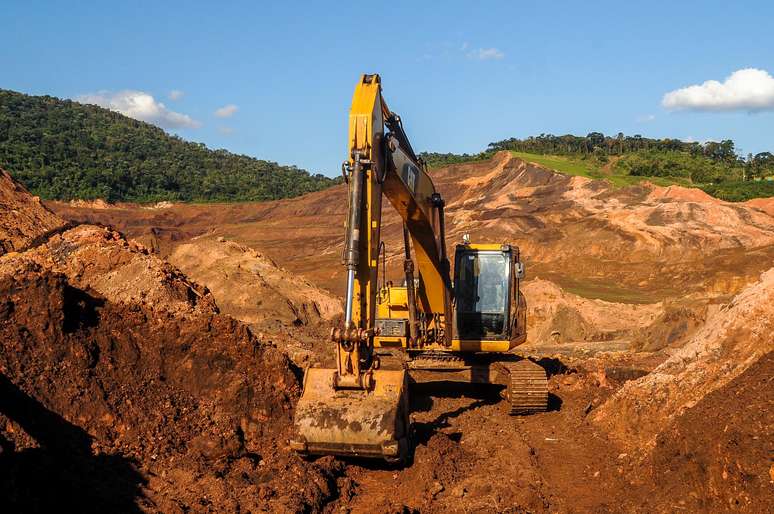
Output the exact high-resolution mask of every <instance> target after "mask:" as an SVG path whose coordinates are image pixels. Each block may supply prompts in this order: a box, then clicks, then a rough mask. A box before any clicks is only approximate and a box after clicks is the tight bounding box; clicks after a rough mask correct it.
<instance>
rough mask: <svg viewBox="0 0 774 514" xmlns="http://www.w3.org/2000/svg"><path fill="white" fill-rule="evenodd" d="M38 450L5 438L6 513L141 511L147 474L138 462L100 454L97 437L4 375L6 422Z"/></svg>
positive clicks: (2, 482) (2, 479)
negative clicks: (95, 449)
mask: <svg viewBox="0 0 774 514" xmlns="http://www.w3.org/2000/svg"><path fill="white" fill-rule="evenodd" d="M2 417H5V418H7V419H8V420H10V421H13V422H15V423H16V424H17V425H18V426H19V427H21V428H22V429H23V430H24V431H25V432H26V433H27V434H28V435H29V436H30V437H32V438H33V439H34V440H35V443H37V445H38V447H36V448H23V449H18V450H17V449H16V448H15V447H14V443H13V441H12V440H10V439H8V438H7V437H0V446H1V447H2V453H0V512H19V513H24V512H54V511H56V512H141V510H140V508H139V507H138V505H137V502H138V500H140V499H142V498H143V496H142V492H141V487H142V485H143V484H144V479H143V477H142V475H141V474H140V473H139V472H138V471H137V469H136V467H135V464H134V462H133V461H131V460H129V459H127V458H125V457H122V456H118V455H94V454H93V452H92V449H91V437H90V436H89V435H88V434H87V433H86V432H85V431H84V430H83V429H81V428H80V427H78V426H76V425H73V424H72V423H70V422H68V421H67V420H65V419H64V418H62V417H61V416H60V415H59V414H57V413H55V412H52V411H51V410H49V409H47V408H46V407H45V406H44V405H43V404H41V403H40V402H39V401H38V400H36V399H35V398H33V397H31V396H29V395H28V394H26V393H25V392H24V391H22V390H21V389H19V388H18V387H17V386H16V385H15V384H14V383H12V382H11V381H10V380H9V379H8V378H7V377H6V376H5V375H3V374H0V419H1V418H2Z"/></svg>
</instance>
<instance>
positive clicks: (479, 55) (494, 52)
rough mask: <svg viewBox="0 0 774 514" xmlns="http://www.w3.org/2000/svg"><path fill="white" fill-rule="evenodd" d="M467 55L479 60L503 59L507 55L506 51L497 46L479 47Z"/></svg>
mask: <svg viewBox="0 0 774 514" xmlns="http://www.w3.org/2000/svg"><path fill="white" fill-rule="evenodd" d="M466 46H467V45H466ZM467 56H468V57H469V58H471V59H478V60H479V61H490V60H500V59H503V58H504V57H505V53H503V52H501V51H500V50H498V49H497V48H478V49H476V50H471V51H470V52H468V53H467Z"/></svg>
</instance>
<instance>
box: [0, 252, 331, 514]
mask: <svg viewBox="0 0 774 514" xmlns="http://www.w3.org/2000/svg"><path fill="white" fill-rule="evenodd" d="M23 262H24V265H23V266H22V267H21V268H18V269H17V270H16V272H15V273H13V274H5V275H2V276H0V299H2V300H1V301H0V348H1V350H0V388H1V389H2V394H0V443H1V444H2V450H3V451H2V454H0V498H2V500H0V503H2V505H3V506H2V508H1V509H0V510H3V511H4V512H18V511H50V510H52V509H55V510H60V511H80V512H84V511H94V512H96V511H99V512H110V511H113V512H118V511H122V512H123V511H137V510H145V511H163V512H187V511H197V512H198V511H218V512H223V511H229V512H236V511H240V510H241V511H245V510H250V511H259V510H271V511H278V510H280V511H282V510H286V511H297V510H303V509H304V508H309V507H313V506H319V504H320V502H321V501H323V500H324V499H325V498H326V497H327V496H328V495H330V494H331V491H332V488H331V484H334V483H335V481H333V479H332V478H331V472H332V463H331V462H330V461H322V462H321V463H320V464H317V465H314V466H310V465H308V464H305V463H303V462H301V461H300V460H299V459H297V458H296V457H294V456H292V455H291V454H290V453H289V452H288V451H287V450H286V449H285V448H284V446H285V442H284V441H285V438H286V432H287V430H288V428H289V424H290V421H291V408H292V404H293V401H294V399H295V398H296V397H297V395H298V394H299V384H298V377H297V375H296V374H295V372H294V368H293V367H292V365H291V364H290V362H289V361H288V359H287V357H286V356H285V355H284V354H283V353H282V352H280V351H279V350H277V349H276V348H273V347H271V346H262V345H261V344H260V343H259V342H258V341H257V340H256V339H255V337H254V336H253V335H252V334H251V333H250V332H249V330H248V329H247V328H246V327H245V326H244V325H242V324H241V323H239V322H237V321H235V320H233V319H232V318H230V317H227V316H224V315H221V314H218V313H214V312H213V313H209V314H201V315H198V316H193V317H188V318H186V319H183V318H181V317H180V316H179V315H175V314H172V313H166V314H165V313H164V312H161V311H159V310H150V309H148V308H147V307H146V306H142V305H137V304H134V305H131V304H130V305H126V304H118V303H113V302H110V301H107V300H106V299H105V298H103V297H100V296H95V295H93V294H92V293H90V292H87V291H84V290H82V289H78V288H75V287H73V286H72V285H71V284H69V283H68V281H67V280H66V278H65V276H64V275H63V274H60V273H56V272H52V271H50V270H47V269H45V268H43V267H42V266H40V265H39V264H37V263H35V262H32V261H23Z"/></svg>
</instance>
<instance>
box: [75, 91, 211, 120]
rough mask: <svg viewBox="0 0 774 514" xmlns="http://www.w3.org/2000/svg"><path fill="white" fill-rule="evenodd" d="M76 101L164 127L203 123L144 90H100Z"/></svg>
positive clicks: (82, 96)
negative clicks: (171, 109)
mask: <svg viewBox="0 0 774 514" xmlns="http://www.w3.org/2000/svg"><path fill="white" fill-rule="evenodd" d="M75 101H76V102H80V103H82V104H94V105H99V106H100V107H105V108H106V109H110V110H111V111H116V112H120V113H121V114H123V115H125V116H129V117H130V118H134V119H136V120H140V121H147V122H148V123H153V124H154V125H158V126H159V127H163V128H198V127H201V123H199V122H198V121H196V120H194V119H192V118H191V117H190V116H188V115H187V114H181V113H179V112H174V111H170V110H169V109H167V107H166V106H165V105H164V104H163V103H161V102H158V101H156V99H155V98H153V96H152V95H150V94H148V93H145V92H144V91H135V90H132V89H126V90H124V91H117V92H115V93H112V92H110V91H100V92H98V93H94V94H89V95H81V96H79V97H77V98H76V99H75Z"/></svg>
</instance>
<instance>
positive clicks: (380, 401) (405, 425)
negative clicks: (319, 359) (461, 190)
mask: <svg viewBox="0 0 774 514" xmlns="http://www.w3.org/2000/svg"><path fill="white" fill-rule="evenodd" d="M372 373H373V380H372V384H371V387H370V388H369V389H343V388H337V387H335V377H336V370H334V369H322V368H310V369H309V370H307V372H306V375H305V377H304V392H303V393H302V395H301V399H300V400H299V401H298V404H297V406H296V413H295V430H296V437H295V438H294V439H293V440H291V443H290V446H291V448H292V449H294V450H295V451H297V452H299V453H301V454H304V455H339V456H353V457H376V458H380V457H381V458H384V459H385V460H386V461H388V462H401V461H402V460H404V459H405V457H406V455H407V453H408V447H409V444H408V435H409V417H408V413H409V405H408V380H407V377H406V372H405V371H403V370H397V371H395V370H375V371H373V372H372Z"/></svg>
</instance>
